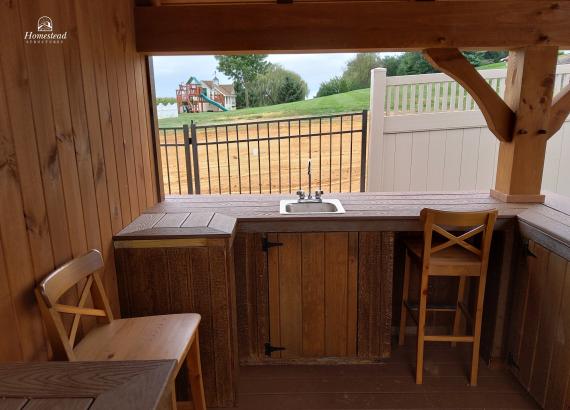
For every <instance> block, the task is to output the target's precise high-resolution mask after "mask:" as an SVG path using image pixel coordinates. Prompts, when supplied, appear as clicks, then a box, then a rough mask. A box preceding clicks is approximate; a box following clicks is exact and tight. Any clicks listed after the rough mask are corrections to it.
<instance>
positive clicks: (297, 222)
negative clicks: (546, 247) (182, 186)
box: [115, 191, 570, 247]
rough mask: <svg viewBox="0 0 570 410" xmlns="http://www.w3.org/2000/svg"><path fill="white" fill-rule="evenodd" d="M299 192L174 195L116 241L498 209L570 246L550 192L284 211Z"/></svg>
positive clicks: (567, 208)
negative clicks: (541, 197) (518, 198)
mask: <svg viewBox="0 0 570 410" xmlns="http://www.w3.org/2000/svg"><path fill="white" fill-rule="evenodd" d="M294 197H295V196H294V195H193V196H176V197H169V198H167V199H166V200H165V201H163V202H161V203H159V204H157V205H156V206H154V207H152V208H150V209H148V210H146V211H145V213H144V214H143V215H141V216H140V217H138V218H137V219H135V220H134V221H133V222H132V223H131V224H129V225H128V226H127V227H126V228H125V229H123V230H122V231H121V232H119V233H118V234H117V235H116V236H115V240H117V241H120V240H129V239H159V238H172V239H173V238H228V237H232V236H233V235H234V233H235V232H236V231H242V232H293V231H294V232H310V231H334V230H341V231H347V230H353V231H356V230H358V231H378V230H385V231H388V230H389V231H417V230H421V225H420V223H419V219H418V217H419V214H420V211H421V209H422V208H425V207H430V208H437V209H445V210H455V211H470V210H482V209H490V208H496V209H498V210H499V220H498V223H497V227H498V228H499V229H501V228H502V227H504V226H506V225H507V223H508V222H512V221H515V220H516V218H517V217H518V219H519V222H522V223H524V224H527V225H528V226H531V227H533V228H537V229H540V230H541V231H544V233H545V234H547V235H549V236H551V237H552V238H554V239H555V240H557V241H560V242H562V243H563V244H564V245H566V246H568V247H570V198H566V197H564V196H561V195H557V194H550V193H547V199H546V202H545V204H544V205H542V204H538V205H537V204H521V203H504V202H501V201H498V200H496V199H494V198H492V197H491V196H490V195H489V193H488V192H475V191H463V192H421V193H417V192H415V193H414V192H380V193H374V192H364V193H344V194H326V195H325V198H326V197H329V198H338V199H340V201H341V202H342V204H343V206H344V208H345V209H346V213H345V214H321V215H281V214H280V213H279V201H280V200H281V199H290V198H294Z"/></svg>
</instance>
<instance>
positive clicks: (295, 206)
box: [279, 199, 345, 215]
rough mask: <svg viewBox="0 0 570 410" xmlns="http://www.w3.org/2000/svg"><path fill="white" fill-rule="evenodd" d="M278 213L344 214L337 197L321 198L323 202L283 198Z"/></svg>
mask: <svg viewBox="0 0 570 410" xmlns="http://www.w3.org/2000/svg"><path fill="white" fill-rule="evenodd" d="M279 213H281V214H284V215H310V214H344V213H345V210H344V208H343V206H342V204H341V203H340V201H339V200H338V199H323V202H297V200H296V199H283V200H281V202H280V203H279Z"/></svg>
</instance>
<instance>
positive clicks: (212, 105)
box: [176, 76, 236, 113]
mask: <svg viewBox="0 0 570 410" xmlns="http://www.w3.org/2000/svg"><path fill="white" fill-rule="evenodd" d="M176 103H177V105H178V113H183V112H208V111H211V112H215V111H230V110H235V109H236V93H235V89H234V86H233V85H232V84H220V81H219V79H218V78H217V77H216V76H214V78H213V79H212V80H203V81H199V80H198V79H197V78H196V77H193V76H191V77H190V78H189V79H188V81H186V83H182V84H180V85H179V86H178V90H176Z"/></svg>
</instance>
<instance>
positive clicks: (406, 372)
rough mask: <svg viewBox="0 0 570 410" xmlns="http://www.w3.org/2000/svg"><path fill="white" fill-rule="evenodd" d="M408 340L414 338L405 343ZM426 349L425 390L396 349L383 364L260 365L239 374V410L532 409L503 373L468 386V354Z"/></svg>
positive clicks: (411, 357) (405, 354)
mask: <svg viewBox="0 0 570 410" xmlns="http://www.w3.org/2000/svg"><path fill="white" fill-rule="evenodd" d="M410 339H413V337H410ZM448 346H449V345H444V344H439V345H434V344H432V345H431V346H430V345H428V346H426V349H427V350H426V359H425V376H424V384H423V385H421V386H417V385H416V384H415V383H414V378H413V371H414V370H413V366H414V363H415V352H414V348H413V347H411V346H410V347H408V346H406V347H404V348H395V349H394V352H393V357H392V358H391V359H389V360H388V361H386V362H384V363H378V364H367V365H260V366H243V367H241V369H240V382H239V399H238V402H239V408H240V409H242V410H270V409H271V410H309V409H313V410H317V409H351V410H356V409H360V410H364V409H442V408H445V409H535V408H538V406H537V405H536V403H535V402H534V401H533V400H532V399H531V398H530V397H529V396H528V395H527V394H526V392H525V391H524V389H523V388H522V387H521V386H520V385H519V384H518V383H517V381H516V380H515V379H514V378H513V377H512V376H511V375H510V373H508V371H507V370H500V369H499V370H491V369H488V368H487V367H486V366H482V367H481V370H480V374H479V386H478V387H470V386H468V384H467V371H468V366H469V348H468V347H467V346H464V347H461V346H460V347H458V348H456V349H452V348H451V347H448Z"/></svg>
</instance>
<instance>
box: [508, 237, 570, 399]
mask: <svg viewBox="0 0 570 410" xmlns="http://www.w3.org/2000/svg"><path fill="white" fill-rule="evenodd" d="M528 246H529V252H527V253H528V255H526V256H523V258H524V260H522V261H521V264H520V266H519V267H518V269H517V273H518V274H517V275H516V276H515V287H514V289H515V290H514V299H513V311H512V316H511V317H512V320H511V332H510V333H511V338H510V341H509V350H510V353H509V354H510V357H511V364H512V370H513V372H514V373H515V375H516V376H517V377H518V379H519V381H520V382H521V383H522V384H523V386H525V387H526V388H527V390H528V391H529V392H530V394H531V395H532V396H533V397H534V398H535V399H536V401H537V402H538V403H539V404H541V406H543V407H544V408H546V409H567V408H568V407H569V406H570V391H569V390H570V262H569V261H567V260H566V259H563V258H562V257H560V256H559V255H557V254H555V253H553V252H550V251H549V250H547V249H546V248H544V247H542V246H540V245H538V244H537V243H535V242H532V241H530V243H529V245H528Z"/></svg>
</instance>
